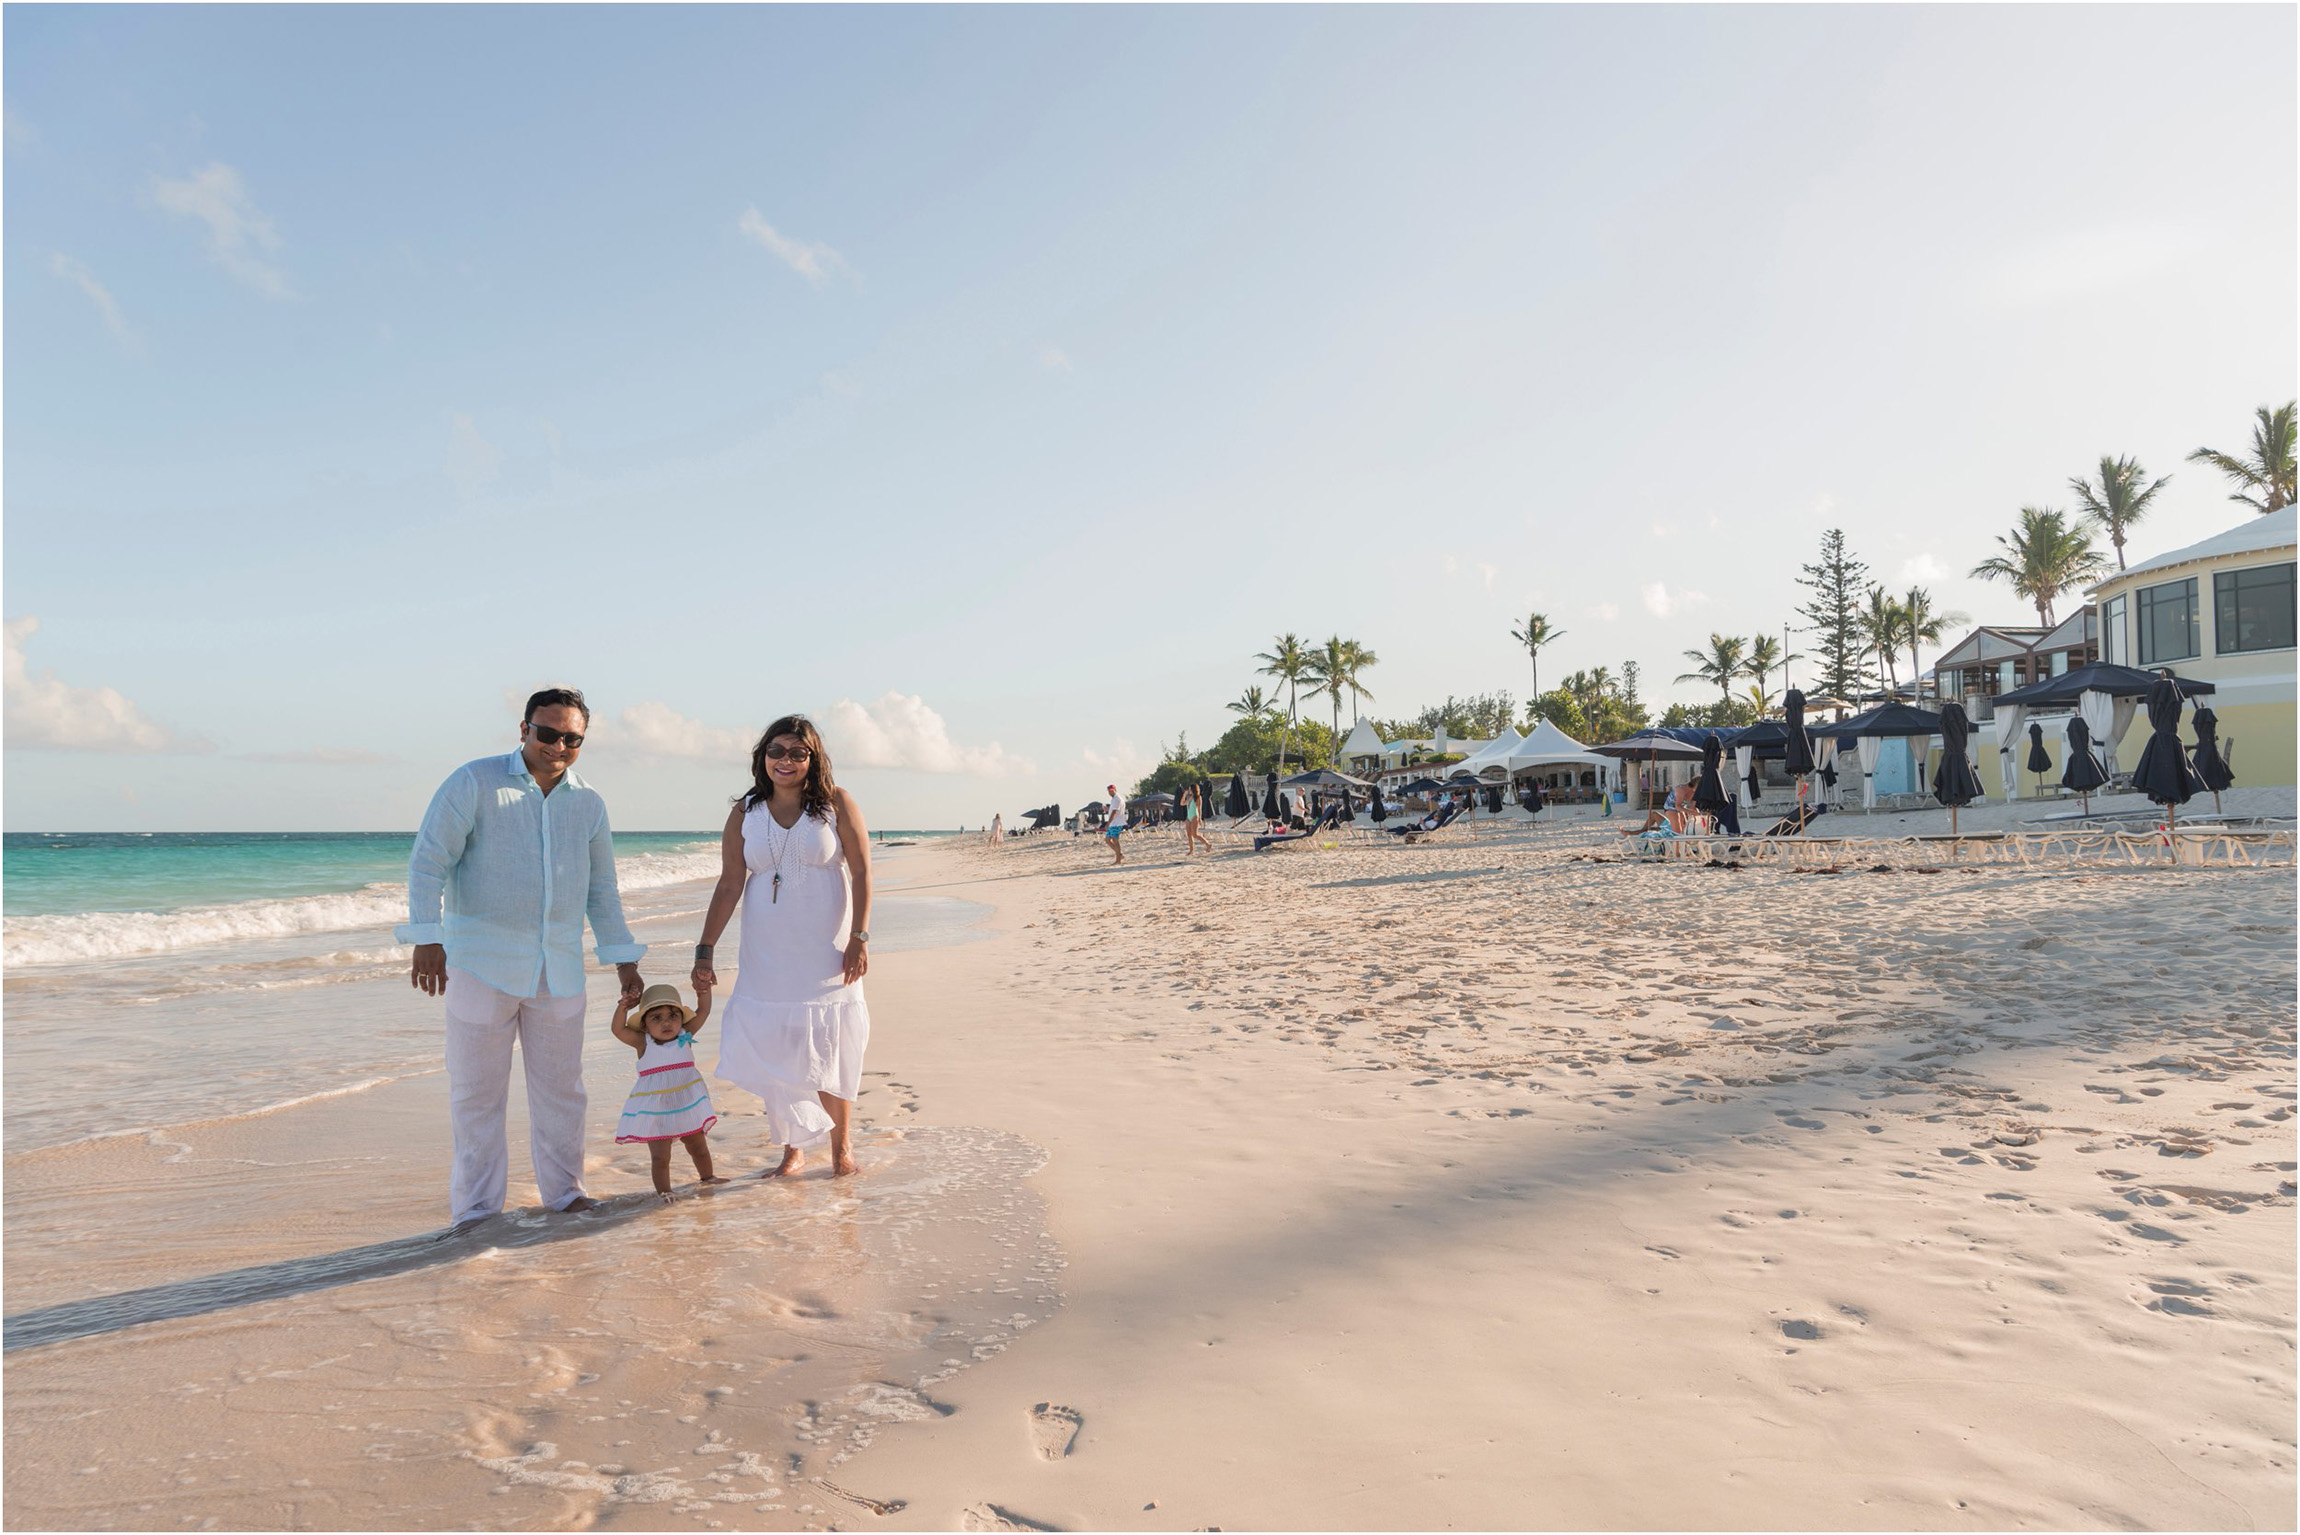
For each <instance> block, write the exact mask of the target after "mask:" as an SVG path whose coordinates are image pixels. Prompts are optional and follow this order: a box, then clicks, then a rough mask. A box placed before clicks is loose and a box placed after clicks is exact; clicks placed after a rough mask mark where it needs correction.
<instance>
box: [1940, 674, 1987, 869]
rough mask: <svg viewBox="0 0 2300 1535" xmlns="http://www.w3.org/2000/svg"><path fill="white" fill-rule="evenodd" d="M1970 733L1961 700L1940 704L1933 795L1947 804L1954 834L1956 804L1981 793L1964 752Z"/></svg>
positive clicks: (1970, 721) (1951, 830)
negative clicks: (1938, 756) (1938, 755)
mask: <svg viewBox="0 0 2300 1535" xmlns="http://www.w3.org/2000/svg"><path fill="white" fill-rule="evenodd" d="M1972 733H1973V722H1972V720H1971V719H1970V718H1968V717H1967V716H1966V714H1965V706H1964V705H1963V704H1960V703H1956V702H1954V701H1952V702H1949V703H1945V704H1943V705H1941V765H1940V766H1939V767H1938V768H1935V769H1934V770H1933V798H1934V799H1937V800H1939V801H1940V802H1941V803H1942V804H1944V805H1946V806H1948V807H1949V835H1950V836H1952V837H1953V836H1955V835H1957V807H1958V806H1959V805H1969V804H1971V803H1972V802H1973V801H1974V800H1976V799H1979V798H1980V797H1981V781H1980V779H1979V778H1978V777H1977V776H1975V775H1974V773H1973V764H1972V759H1971V758H1970V757H1969V756H1967V755H1966V753H1965V743H1966V742H1967V741H1968V740H1970V739H1971V738H1972Z"/></svg>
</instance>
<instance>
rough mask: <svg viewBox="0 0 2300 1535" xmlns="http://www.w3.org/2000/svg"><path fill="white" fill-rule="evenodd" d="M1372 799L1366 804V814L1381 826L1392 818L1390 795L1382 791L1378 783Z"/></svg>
mask: <svg viewBox="0 0 2300 1535" xmlns="http://www.w3.org/2000/svg"><path fill="white" fill-rule="evenodd" d="M1370 799H1371V803H1369V804H1368V805H1367V806H1366V814H1367V815H1369V816H1371V817H1372V818H1373V822H1374V824H1375V825H1376V826H1379V825H1380V824H1381V823H1382V822H1384V821H1386V820H1388V819H1389V818H1390V807H1389V803H1388V796H1387V795H1386V794H1384V793H1383V792H1382V790H1381V787H1380V786H1379V785H1376V786H1375V788H1374V792H1373V794H1372V795H1371V796H1370Z"/></svg>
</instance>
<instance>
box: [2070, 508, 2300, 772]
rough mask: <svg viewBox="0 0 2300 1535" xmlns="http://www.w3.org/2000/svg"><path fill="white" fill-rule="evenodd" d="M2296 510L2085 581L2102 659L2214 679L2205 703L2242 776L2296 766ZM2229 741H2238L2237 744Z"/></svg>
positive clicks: (2299, 713) (2299, 718) (2255, 519)
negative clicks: (2097, 620) (2089, 584)
mask: <svg viewBox="0 0 2300 1535" xmlns="http://www.w3.org/2000/svg"><path fill="white" fill-rule="evenodd" d="M2296 555H2300V541H2296V540H2295V535H2294V508H2292V507H2289V506H2287V507H2285V508H2283V509H2282V510H2281V511H2274V512H2269V513H2267V514H2266V515H2265V516H2262V515H2258V514H2255V515H2253V516H2250V517H2247V518H2246V519H2245V520H2244V521H2243V522H2241V523H2238V524H2237V525H2236V526H2235V527H2233V528H2230V529H2229V530H2228V531H2226V532H2225V533H2217V534H2214V535H2213V536H2212V537H2210V538H2208V539H2205V540H2204V541H2203V542H2201V543H2195V544H2190V545H2189V546H2188V547H2187V548H2185V549H2175V550H2172V551H2171V552H2170V553H2168V554H2160V555H2158V556H2156V557H2155V558H2154V559H2150V560H2143V561H2142V562H2141V563H2140V564H2138V565H2135V566H2133V567H2132V568H2131V569H2130V570H2121V571H2118V572H2117V573H2116V574H2115V575H2113V576H2110V577H2109V578H2108V579H2106V580H2104V581H2102V582H2101V583H2100V584H2099V585H2097V586H2094V587H2092V588H2091V589H2090V591H2089V593H2088V594H2087V595H2089V596H2090V597H2091V598H2092V600H2093V605H2094V607H2095V608H2096V609H2097V610H2098V612H2099V614H2100V658H2101V659H2102V660H2104V661H2110V662H2114V663H2116V664H2118V665H2122V666H2140V667H2150V668H2154V667H2159V666H2168V667H2171V668H2172V669H2173V670H2174V671H2175V672H2177V673H2179V674H2180V675H2181V676H2183V677H2194V678H2197V679H2199V680H2201V681H2204V682H2209V683H2211V684H2212V685H2213V688H2214V690H2215V691H2214V692H2213V693H2212V695H2211V696H2210V697H2208V698H2206V699H2204V700H2203V702H2205V703H2208V704H2210V705H2211V706H2212V711H2213V713H2214V714H2215V715H2216V716H2217V717H2218V718H2219V721H2220V748H2221V751H2222V752H2223V753H2224V754H2226V755H2227V756H2228V765H2229V766H2230V767H2231V768H2233V769H2234V770H2235V773H2236V781H2237V782H2238V783H2240V784H2287V783H2292V782H2294V781H2295V780H2296V778H2300V773H2296V771H2295V768H2296V763H2295V756H2296V753H2295V749H2294V734H2295V731H2296V730H2300V709H2296V708H2295V688H2294V655H2295V652H2294V644H2293V641H2294V633H2293V631H2294V610H2293V566H2294V561H2295V556H2296ZM2232 745H2233V749H2231V748H2232Z"/></svg>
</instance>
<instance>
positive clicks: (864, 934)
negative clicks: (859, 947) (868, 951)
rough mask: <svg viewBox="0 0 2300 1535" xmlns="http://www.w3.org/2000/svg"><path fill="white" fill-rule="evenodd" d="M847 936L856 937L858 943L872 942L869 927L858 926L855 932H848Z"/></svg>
mask: <svg viewBox="0 0 2300 1535" xmlns="http://www.w3.org/2000/svg"><path fill="white" fill-rule="evenodd" d="M847 936H848V937H849V938H852V939H854V940H855V941H856V942H858V943H868V942H870V929H869V928H867V927H858V928H856V929H855V930H854V931H853V932H851V933H849V934H847Z"/></svg>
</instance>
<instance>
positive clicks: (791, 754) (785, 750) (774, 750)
mask: <svg viewBox="0 0 2300 1535" xmlns="http://www.w3.org/2000/svg"><path fill="white" fill-rule="evenodd" d="M814 754H815V753H814V748H813V747H810V746H785V745H783V744H782V743H780V742H777V743H776V744H775V745H773V746H770V747H768V748H767V758H768V760H769V761H772V762H781V761H782V760H783V759H784V758H786V757H787V758H790V759H791V760H793V761H796V762H804V761H806V760H807V759H808V758H809V757H812V756H813V755H814Z"/></svg>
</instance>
